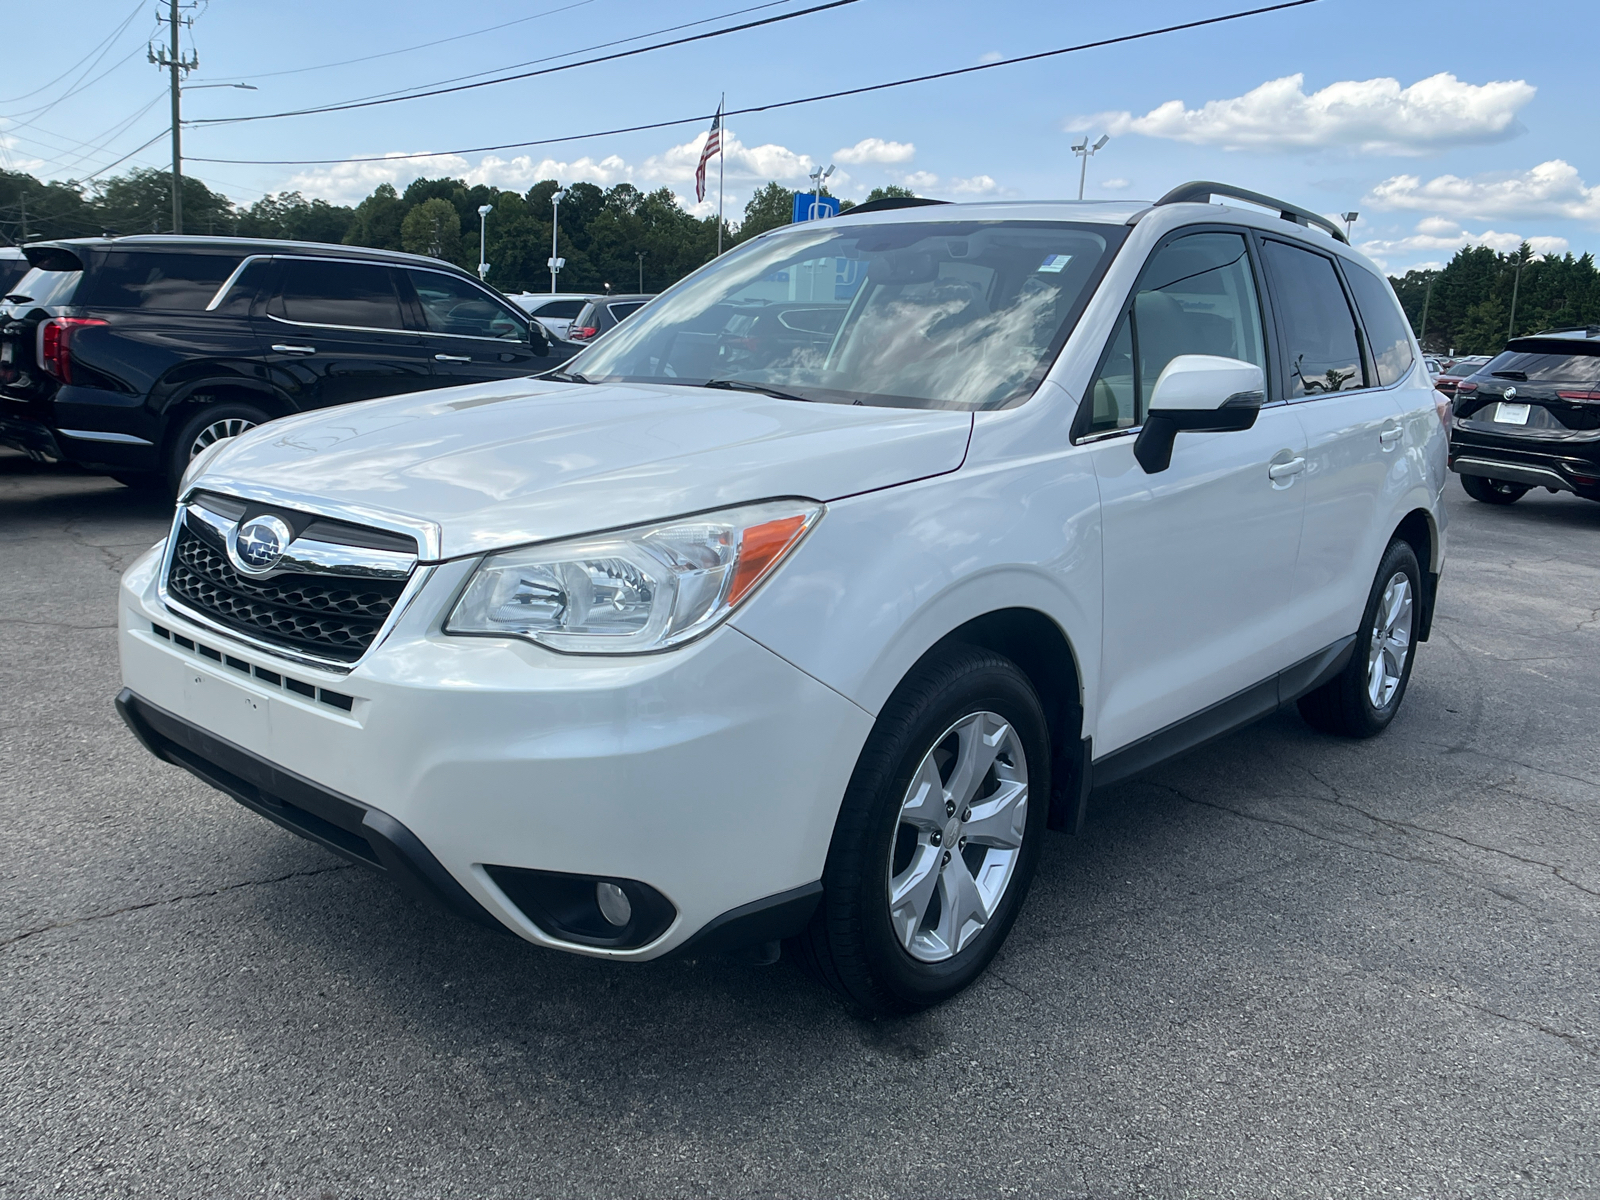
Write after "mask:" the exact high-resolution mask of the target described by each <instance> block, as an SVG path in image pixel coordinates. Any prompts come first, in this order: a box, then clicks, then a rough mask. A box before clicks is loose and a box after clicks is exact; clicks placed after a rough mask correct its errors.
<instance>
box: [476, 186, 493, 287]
mask: <svg viewBox="0 0 1600 1200" xmlns="http://www.w3.org/2000/svg"><path fill="white" fill-rule="evenodd" d="M493 211H494V205H492V204H480V205H478V278H479V279H485V280H486V279H488V278H489V264H488V263H487V262H485V261H484V259H486V258H487V257H488V256H489V214H490V213H492V212H493Z"/></svg>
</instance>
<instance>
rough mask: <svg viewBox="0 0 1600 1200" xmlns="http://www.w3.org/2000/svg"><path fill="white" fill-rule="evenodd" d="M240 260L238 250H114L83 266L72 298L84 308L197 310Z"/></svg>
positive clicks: (207, 301)
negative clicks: (81, 283) (85, 272)
mask: <svg viewBox="0 0 1600 1200" xmlns="http://www.w3.org/2000/svg"><path fill="white" fill-rule="evenodd" d="M242 261H244V258H243V255H238V254H171V253H166V254H153V253H147V252H144V251H134V250H114V251H112V252H111V253H110V254H107V255H106V256H105V258H104V260H103V261H102V262H101V263H100V265H99V266H98V267H95V268H94V269H93V270H91V271H90V272H89V281H88V284H87V286H86V287H85V288H84V289H83V291H82V293H81V294H80V295H79V297H78V303H79V304H83V305H87V306H88V307H90V308H144V309H160V310H163V311H167V312H203V311H204V310H205V307H206V305H208V304H210V303H211V300H212V297H214V296H215V295H216V294H217V290H218V289H219V288H220V287H221V286H222V285H223V283H224V282H225V281H226V280H227V278H228V276H230V275H232V274H233V272H234V270H235V269H236V268H237V267H238V266H239V264H240V263H241V262H242Z"/></svg>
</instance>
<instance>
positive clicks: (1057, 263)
mask: <svg viewBox="0 0 1600 1200" xmlns="http://www.w3.org/2000/svg"><path fill="white" fill-rule="evenodd" d="M1071 261H1072V255H1070V254H1049V255H1046V256H1045V260H1044V261H1043V262H1042V263H1040V264H1039V270H1041V271H1048V272H1050V273H1051V274H1059V273H1060V272H1061V271H1063V270H1065V269H1066V265H1067V264H1068V263H1069V262H1071Z"/></svg>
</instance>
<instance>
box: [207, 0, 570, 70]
mask: <svg viewBox="0 0 1600 1200" xmlns="http://www.w3.org/2000/svg"><path fill="white" fill-rule="evenodd" d="M593 3H595V0H577V3H575V4H564V5H562V6H561V7H560V8H552V9H548V10H546V11H545V12H541V13H534V14H533V16H531V17H518V18H517V19H516V20H515V21H503V22H501V23H500V24H499V25H490V26H488V27H487V28H484V29H474V30H473V31H472V32H471V33H458V34H455V35H454V36H452V37H445V38H439V39H438V40H436V41H432V42H421V43H419V44H417V45H415V46H406V47H403V48H402V49H399V50H385V51H383V52H382V53H379V54H366V55H363V56H362V57H360V58H346V59H341V60H340V61H339V62H331V63H318V64H317V65H315V66H311V67H291V68H290V69H289V70H287V71H263V72H262V73H261V74H259V75H229V76H228V77H227V78H229V79H276V78H277V77H278V76H280V75H303V74H305V73H306V72H307V71H326V70H329V69H331V68H333V67H348V66H351V65H353V64H355V63H364V62H371V61H372V60H373V59H376V58H393V57H394V56H395V55H397V54H410V53H411V52H412V51H413V50H431V49H432V48H433V47H434V46H443V45H445V44H446V43H448V42H459V41H461V40H462V39H464V38H473V37H480V36H481V35H483V34H485V33H494V32H495V31H497V30H500V29H509V28H511V26H513V25H523V24H526V23H527V22H529V21H537V20H539V19H540V18H541V17H553V16H555V15H556V14H557V13H564V12H570V11H571V10H572V9H574V8H583V7H584V6H585V5H588V4H593Z"/></svg>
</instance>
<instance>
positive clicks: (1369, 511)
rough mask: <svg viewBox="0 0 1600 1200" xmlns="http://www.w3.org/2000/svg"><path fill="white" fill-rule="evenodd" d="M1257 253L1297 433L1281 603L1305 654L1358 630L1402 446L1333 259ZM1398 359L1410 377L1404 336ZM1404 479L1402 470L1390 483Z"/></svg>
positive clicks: (1292, 248) (1285, 247)
mask: <svg viewBox="0 0 1600 1200" xmlns="http://www.w3.org/2000/svg"><path fill="white" fill-rule="evenodd" d="M1262 248H1263V257H1264V258H1265V260H1266V264H1267V283H1268V287H1269V288H1270V289H1271V293H1272V307H1273V311H1274V312H1275V314H1276V316H1277V322H1276V323H1277V332H1278V346H1279V355H1278V358H1279V362H1280V363H1281V364H1282V369H1281V373H1280V379H1281V384H1282V387H1283V389H1284V395H1285V396H1287V397H1288V400H1289V405H1290V407H1291V408H1292V409H1293V411H1294V413H1295V415H1296V416H1297V417H1299V419H1300V423H1301V425H1303V426H1304V427H1305V432H1306V469H1305V500H1306V518H1305V527H1304V532H1303V533H1302V535H1301V538H1300V555H1299V560H1298V562H1297V563H1296V564H1295V573H1294V596H1293V600H1292V604H1293V606H1294V608H1295V611H1296V614H1297V616H1296V623H1297V626H1298V628H1299V630H1300V633H1299V642H1298V645H1299V649H1300V657H1305V656H1309V655H1311V654H1314V653H1316V652H1317V651H1318V650H1321V649H1323V648H1324V647H1326V646H1329V645H1331V644H1332V643H1334V642H1336V641H1338V640H1339V639H1340V638H1343V637H1346V636H1348V635H1350V634H1352V633H1354V632H1355V631H1356V626H1357V625H1358V624H1359V623H1360V619H1361V611H1362V609H1363V607H1364V606H1365V604H1366V601H1367V593H1368V591H1369V590H1370V589H1371V587H1372V580H1373V575H1374V573H1375V572H1376V571H1377V569H1378V560H1379V559H1380V558H1381V557H1383V551H1384V547H1385V546H1386V545H1387V544H1388V540H1389V534H1390V533H1391V531H1392V530H1393V528H1394V521H1392V520H1391V519H1390V515H1391V514H1390V500H1389V488H1388V486H1387V482H1388V477H1389V474H1390V469H1391V468H1392V467H1393V466H1394V465H1395V463H1396V461H1397V459H1398V458H1399V451H1400V448H1401V443H1402V441H1403V440H1404V432H1403V430H1402V428H1401V417H1402V416H1403V415H1404V414H1403V412H1402V410H1401V406H1400V402H1399V401H1398V400H1397V399H1396V397H1395V394H1394V392H1393V390H1392V389H1390V388H1389V387H1386V386H1383V384H1382V383H1381V381H1380V379H1379V377H1378V374H1377V368H1376V365H1375V363H1374V361H1373V360H1372V359H1371V358H1370V356H1369V355H1368V354H1366V353H1364V351H1363V346H1362V342H1363V338H1362V329H1361V326H1360V325H1359V324H1358V322H1357V320H1356V314H1355V311H1354V308H1353V306H1352V305H1351V302H1350V301H1351V297H1350V295H1349V294H1348V292H1347V291H1346V290H1345V285H1344V282H1343V281H1342V279H1341V276H1340V271H1339V268H1338V266H1337V265H1336V264H1335V261H1334V258H1333V256H1332V255H1327V254H1321V253H1318V252H1317V251H1316V250H1314V249H1312V248H1310V247H1308V246H1303V245H1300V244H1298V243H1291V242H1286V241H1280V240H1279V239H1277V238H1271V237H1267V238H1263V239H1262ZM1387 353H1388V354H1389V361H1388V363H1387V365H1386V367H1385V370H1386V371H1388V370H1390V368H1391V367H1393V366H1397V365H1398V363H1397V362H1396V361H1393V356H1394V355H1395V354H1396V353H1397V351H1396V350H1395V349H1394V348H1393V347H1391V348H1390V349H1389V351H1388V352H1387ZM1404 353H1405V355H1406V362H1405V367H1406V369H1409V368H1410V365H1411V364H1410V339H1409V338H1406V340H1405V347H1404ZM1403 373H1404V372H1403V371H1402V372H1399V374H1403ZM1399 374H1396V375H1394V376H1393V377H1392V378H1391V379H1390V382H1391V383H1392V382H1394V381H1395V380H1396V379H1398V378H1399ZM1404 478H1405V477H1404V473H1403V471H1402V473H1401V476H1400V482H1401V483H1403V482H1404Z"/></svg>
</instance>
